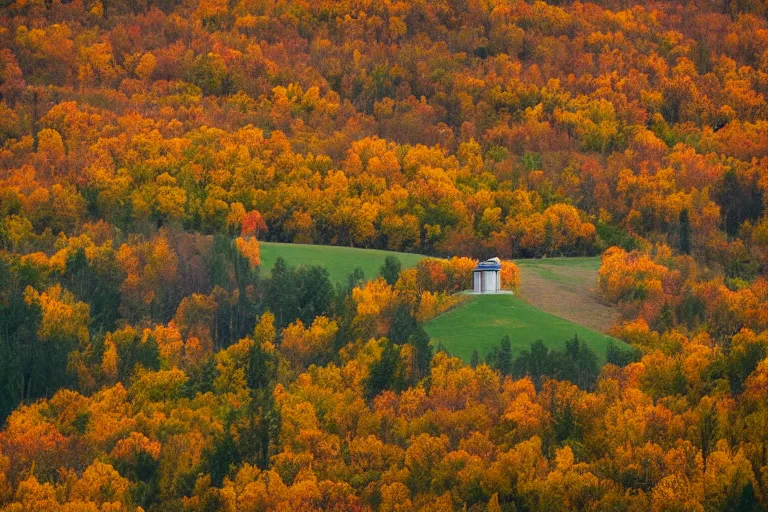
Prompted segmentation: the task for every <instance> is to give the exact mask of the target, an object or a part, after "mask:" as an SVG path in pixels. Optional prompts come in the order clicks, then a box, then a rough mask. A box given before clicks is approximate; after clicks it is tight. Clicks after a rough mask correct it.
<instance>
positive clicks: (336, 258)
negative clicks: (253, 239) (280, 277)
mask: <svg viewBox="0 0 768 512" xmlns="http://www.w3.org/2000/svg"><path fill="white" fill-rule="evenodd" d="M259 246H260V247H261V268H262V269H263V271H264V272H265V273H269V271H270V270H271V269H272V267H273V266H274V264H275V261H276V260H277V258H278V257H282V258H283V259H284V260H285V261H286V262H287V263H288V264H289V265H307V266H309V265H322V266H323V267H325V268H327V269H328V273H329V274H330V278H331V281H332V282H334V283H342V282H345V281H346V279H347V276H348V275H349V274H350V273H351V272H352V271H353V270H354V269H355V267H360V268H361V269H363V272H364V273H365V277H366V279H373V278H375V277H376V276H377V275H378V274H379V268H380V267H381V266H382V265H383V264H384V258H386V257H387V256H388V255H393V256H397V258H398V259H399V260H400V263H402V265H403V268H410V267H414V266H416V264H417V263H418V262H419V260H420V259H421V258H423V257H424V256H422V255H420V254H408V253H403V252H392V251H379V250H376V249H356V248H353V247H331V246H328V245H304V244H280V243H274V242H260V243H259Z"/></svg>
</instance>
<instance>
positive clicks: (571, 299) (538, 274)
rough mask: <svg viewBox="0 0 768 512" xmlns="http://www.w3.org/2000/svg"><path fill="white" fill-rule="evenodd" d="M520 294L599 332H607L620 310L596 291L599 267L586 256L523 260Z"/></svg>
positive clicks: (542, 308)
mask: <svg viewBox="0 0 768 512" xmlns="http://www.w3.org/2000/svg"><path fill="white" fill-rule="evenodd" d="M519 268H520V296H521V297H523V298H524V299H525V300H526V301H528V302H529V303H531V304H533V305H534V306H536V307H537V308H539V309H541V310H543V311H546V312H547V313H551V314H553V315H556V316H559V317H561V318H565V319H566V320H570V321H572V322H575V323H577V324H580V325H583V326H585V327H589V328H591V329H594V330H596V331H600V332H606V331H607V330H608V329H609V328H610V327H611V326H613V324H614V323H615V322H616V320H617V319H618V316H619V312H618V311H617V309H616V308H615V307H612V306H609V305H606V304H605V303H603V302H601V300H600V298H599V297H598V295H597V293H596V290H595V289H596V287H597V267H596V264H593V263H591V262H589V261H588V260H586V259H581V260H578V263H576V264H574V265H570V264H568V263H565V259H559V260H556V261H554V262H553V263H547V260H536V261H535V262H534V261H530V260H528V261H520V262H519Z"/></svg>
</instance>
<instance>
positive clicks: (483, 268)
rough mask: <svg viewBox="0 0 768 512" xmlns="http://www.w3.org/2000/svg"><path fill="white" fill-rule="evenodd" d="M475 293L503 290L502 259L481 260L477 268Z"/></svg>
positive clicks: (474, 273) (475, 271)
mask: <svg viewBox="0 0 768 512" xmlns="http://www.w3.org/2000/svg"><path fill="white" fill-rule="evenodd" d="M473 275H474V286H473V288H472V291H473V293H499V291H500V290H501V260H500V259H499V258H491V259H489V260H485V261H481V262H480V263H479V264H478V265H477V267H476V268H475V270H473Z"/></svg>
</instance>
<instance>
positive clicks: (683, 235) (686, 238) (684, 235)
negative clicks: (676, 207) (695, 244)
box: [680, 208, 691, 254]
mask: <svg viewBox="0 0 768 512" xmlns="http://www.w3.org/2000/svg"><path fill="white" fill-rule="evenodd" d="M680 252H682V253H683V254H691V221H690V219H689V218H688V209H687V208H684V209H683V210H681V211H680Z"/></svg>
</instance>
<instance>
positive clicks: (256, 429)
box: [241, 337, 280, 469]
mask: <svg viewBox="0 0 768 512" xmlns="http://www.w3.org/2000/svg"><path fill="white" fill-rule="evenodd" d="M276 383H277V360H276V357H275V355H274V354H271V353H269V352H267V351H266V350H264V346H263V340H261V339H258V337H257V338H256V339H255V340H254V344H253V347H252V348H251V354H250V358H249V361H248V388H249V389H250V392H251V403H250V407H249V409H248V414H249V420H250V428H249V429H248V430H247V432H246V433H245V435H244V436H242V437H243V439H242V440H241V452H242V454H243V456H244V457H243V458H244V459H245V460H251V461H253V462H255V463H256V464H257V465H258V466H259V468H261V469H269V461H270V457H271V455H272V454H273V453H274V452H275V450H276V444H277V436H278V434H279V432H280V412H279V411H278V409H277V406H276V404H275V397H274V390H275V384H276Z"/></svg>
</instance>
